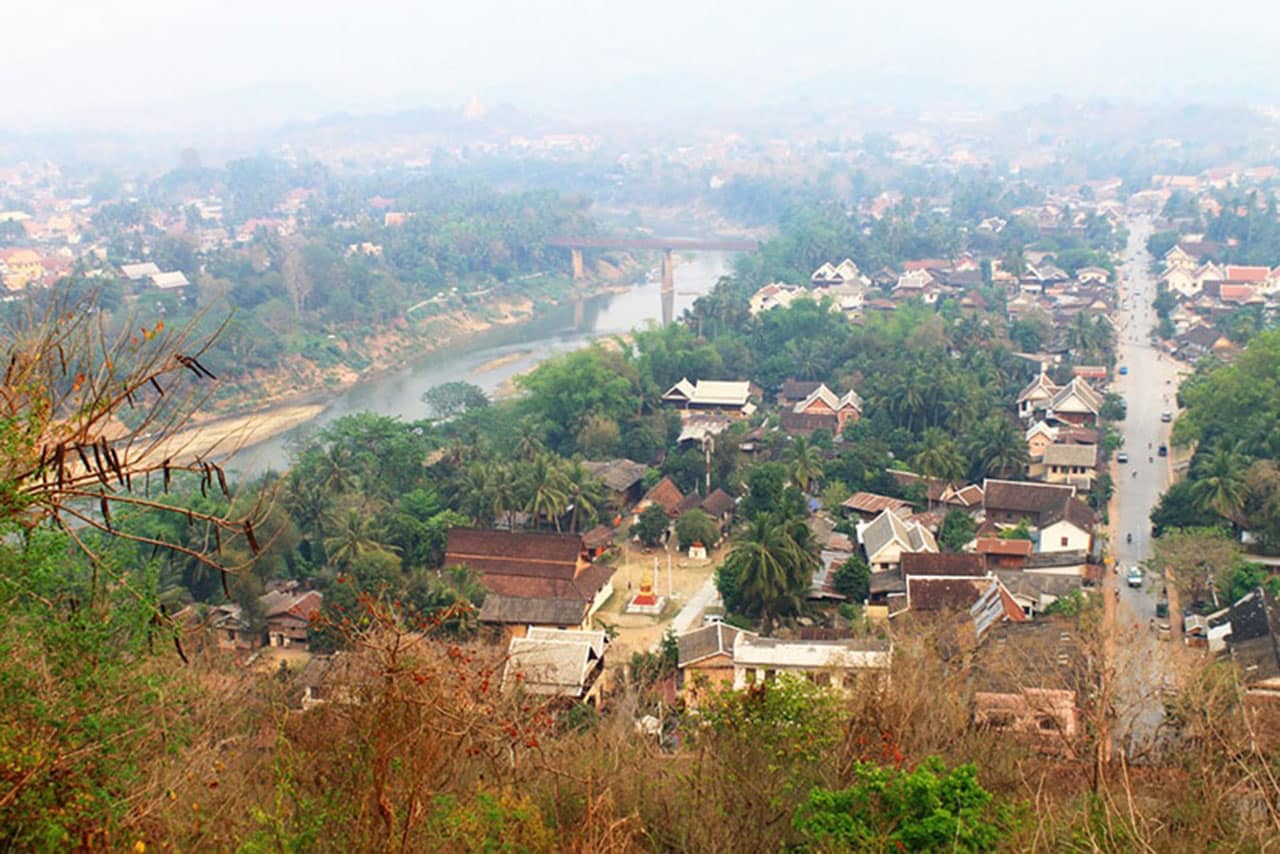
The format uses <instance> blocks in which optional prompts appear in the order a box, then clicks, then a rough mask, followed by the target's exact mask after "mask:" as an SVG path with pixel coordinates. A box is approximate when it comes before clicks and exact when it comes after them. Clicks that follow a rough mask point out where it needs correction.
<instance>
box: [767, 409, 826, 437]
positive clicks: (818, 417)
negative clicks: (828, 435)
mask: <svg viewBox="0 0 1280 854" xmlns="http://www.w3.org/2000/svg"><path fill="white" fill-rule="evenodd" d="M780 424H781V427H782V429H783V431H784V432H787V433H812V432H813V431H815V430H830V431H831V432H833V433H834V432H835V430H836V428H837V427H838V426H839V425H840V421H839V419H837V418H836V415H835V413H834V412H816V413H809V412H793V411H791V410H785V409H784V410H783V411H782V419H781V422H780Z"/></svg>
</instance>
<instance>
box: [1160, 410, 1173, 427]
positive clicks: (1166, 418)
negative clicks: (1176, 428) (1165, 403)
mask: <svg viewBox="0 0 1280 854" xmlns="http://www.w3.org/2000/svg"><path fill="white" fill-rule="evenodd" d="M1160 420H1161V421H1163V422H1164V423H1166V424H1168V423H1169V422H1170V421H1172V420H1173V413H1172V412H1170V411H1169V410H1167V409H1166V410H1165V411H1164V412H1161V413H1160Z"/></svg>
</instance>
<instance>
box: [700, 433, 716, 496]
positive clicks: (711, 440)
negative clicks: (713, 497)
mask: <svg viewBox="0 0 1280 854" xmlns="http://www.w3.org/2000/svg"><path fill="white" fill-rule="evenodd" d="M715 449H716V439H715V437H714V436H707V437H706V438H705V439H703V440H702V453H703V455H704V456H705V457H706V460H707V488H706V490H704V491H703V493H702V494H703V496H707V495H710V494H711V453H712V452H713V451H714V450H715Z"/></svg>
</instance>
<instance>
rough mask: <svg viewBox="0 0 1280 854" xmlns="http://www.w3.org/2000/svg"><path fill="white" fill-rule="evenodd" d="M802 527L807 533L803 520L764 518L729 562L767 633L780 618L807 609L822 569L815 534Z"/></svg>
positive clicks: (753, 526)
mask: <svg viewBox="0 0 1280 854" xmlns="http://www.w3.org/2000/svg"><path fill="white" fill-rule="evenodd" d="M800 528H805V529H806V531H807V528H808V525H807V523H805V521H804V520H803V519H792V520H783V519H779V518H777V517H772V516H759V517H757V518H756V519H754V520H753V521H752V523H751V525H750V527H749V528H747V530H746V531H744V532H743V534H742V536H741V537H740V538H739V539H738V540H737V542H736V543H735V544H734V546H733V550H732V551H731V552H730V553H729V556H728V558H726V559H725V562H726V564H728V565H730V568H731V569H732V570H734V571H736V572H737V574H738V579H739V588H738V590H739V595H740V597H741V599H742V601H743V603H744V604H745V605H746V607H747V608H749V609H750V610H751V611H752V612H758V613H759V615H760V619H761V622H762V624H763V627H764V632H765V633H766V634H768V633H769V632H771V631H772V630H773V627H774V624H775V623H776V621H777V618H778V617H780V616H786V615H788V614H795V613H798V612H799V611H800V610H801V609H802V608H803V606H804V596H805V592H806V591H807V590H808V588H809V583H810V581H811V580H812V578H813V573H814V571H815V570H816V568H817V566H818V558H817V553H816V551H815V550H814V549H813V540H812V536H811V535H808V536H806V532H802V531H800V530H799V529H800Z"/></svg>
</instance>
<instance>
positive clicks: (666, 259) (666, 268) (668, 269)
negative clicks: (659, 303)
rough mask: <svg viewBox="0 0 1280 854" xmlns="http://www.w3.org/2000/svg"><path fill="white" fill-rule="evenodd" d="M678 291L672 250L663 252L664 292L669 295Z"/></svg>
mask: <svg viewBox="0 0 1280 854" xmlns="http://www.w3.org/2000/svg"><path fill="white" fill-rule="evenodd" d="M675 289H676V265H675V262H673V261H672V260H671V250H670V249H663V250H662V292H663V293H664V294H669V293H672V292H673V291H675Z"/></svg>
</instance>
